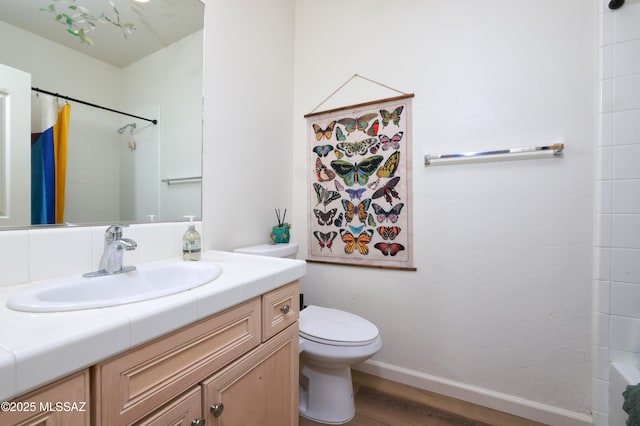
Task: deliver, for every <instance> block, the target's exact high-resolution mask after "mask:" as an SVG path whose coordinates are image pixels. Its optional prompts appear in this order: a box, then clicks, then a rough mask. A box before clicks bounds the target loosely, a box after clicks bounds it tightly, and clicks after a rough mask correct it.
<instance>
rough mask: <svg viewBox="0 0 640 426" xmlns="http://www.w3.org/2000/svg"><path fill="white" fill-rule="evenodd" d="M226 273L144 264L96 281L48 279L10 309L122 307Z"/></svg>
mask: <svg viewBox="0 0 640 426" xmlns="http://www.w3.org/2000/svg"><path fill="white" fill-rule="evenodd" d="M221 273H222V269H221V268H220V267H219V266H218V265H214V264H212V263H208V262H183V261H179V262H178V261H176V262H167V263H156V264H146V265H144V264H143V265H140V266H138V267H137V269H136V270H135V271H131V272H126V273H122V274H115V275H105V276H100V277H94V278H85V277H82V276H74V277H70V278H62V279H55V280H48V281H46V282H41V283H38V284H37V285H35V286H33V287H30V288H28V289H26V290H23V291H21V292H19V293H16V294H15V295H13V296H12V297H10V298H9V300H7V307H9V308H11V309H14V310H17V311H26V312H60V311H76V310H82V309H91V308H103V307H107V306H114V305H122V304H125V303H132V302H140V301H143V300H149V299H154V298H156V297H161V296H167V295H170V294H175V293H179V292H181V291H186V290H189V289H192V288H195V287H198V286H201V285H203V284H206V283H208V282H210V281H213V280H214V279H216V278H217V277H218V276H219V275H220V274H221Z"/></svg>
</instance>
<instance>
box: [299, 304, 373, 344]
mask: <svg viewBox="0 0 640 426" xmlns="http://www.w3.org/2000/svg"><path fill="white" fill-rule="evenodd" d="M300 336H301V337H304V338H305V339H308V340H312V341H314V342H318V343H324V344H328V345H334V346H363V345H367V344H369V343H372V342H374V341H375V340H376V339H377V338H378V328H377V327H376V326H375V325H373V324H372V323H371V322H369V321H367V320H366V319H364V318H362V317H359V316H358V315H354V314H351V313H349V312H345V311H341V310H338V309H331V308H322V307H320V306H308V307H306V308H305V309H303V310H302V311H301V312H300Z"/></svg>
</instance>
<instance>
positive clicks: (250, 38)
mask: <svg viewBox="0 0 640 426" xmlns="http://www.w3.org/2000/svg"><path fill="white" fill-rule="evenodd" d="M294 3H295V2H294V0H273V1H268V2H261V1H255V0H239V1H233V2H227V1H213V0H206V1H205V5H206V7H205V43H204V45H205V51H206V54H205V82H204V86H205V99H204V117H205V119H204V130H203V134H204V146H203V151H204V153H203V191H202V199H203V221H204V222H206V226H205V237H206V238H205V240H206V247H207V248H216V249H222V250H231V249H233V248H237V247H243V246H247V245H252V244H258V243H264V242H266V241H268V240H269V232H270V231H271V227H272V226H273V225H275V224H276V217H275V213H274V209H275V208H280V209H285V208H288V211H289V213H288V214H287V220H290V218H291V208H292V205H293V203H292V192H291V191H292V185H291V164H292V162H293V155H292V146H293V145H294V143H293V142H292V136H291V129H292V128H293V120H294V118H295V117H294V115H293V112H292V101H293V37H294V34H293V10H294ZM298 229H299V232H302V230H303V229H305V228H304V226H302V225H301V226H300V228H298ZM294 232H298V230H296V229H294ZM294 235H295V234H294Z"/></svg>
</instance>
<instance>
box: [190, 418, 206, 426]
mask: <svg viewBox="0 0 640 426" xmlns="http://www.w3.org/2000/svg"><path fill="white" fill-rule="evenodd" d="M191 426H204V419H193V420H191Z"/></svg>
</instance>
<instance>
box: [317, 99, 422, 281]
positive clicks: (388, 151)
mask: <svg viewBox="0 0 640 426" xmlns="http://www.w3.org/2000/svg"><path fill="white" fill-rule="evenodd" d="M412 97H413V95H403V96H399V97H395V98H390V99H386V100H380V101H375V102H367V103H364V104H358V105H353V106H350V107H344V108H337V109H335V110H330V111H324V112H320V113H313V114H308V115H307V116H305V117H306V118H307V119H308V137H307V140H308V142H307V147H308V148H307V152H308V159H309V173H308V181H309V216H308V229H309V232H308V234H307V235H308V237H307V243H308V251H307V254H308V257H307V260H308V261H311V262H326V263H338V264H348V265H357V266H369V267H380V268H393V269H408V270H415V266H414V264H413V241H412V236H413V233H412V226H413V223H412V210H413V209H412V194H411V161H412V160H411V158H412V157H411V154H412V152H411V149H412V145H411V136H412V135H411V133H412V128H411V125H412V121H411V118H412V117H411V110H412V105H411V101H412Z"/></svg>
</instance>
